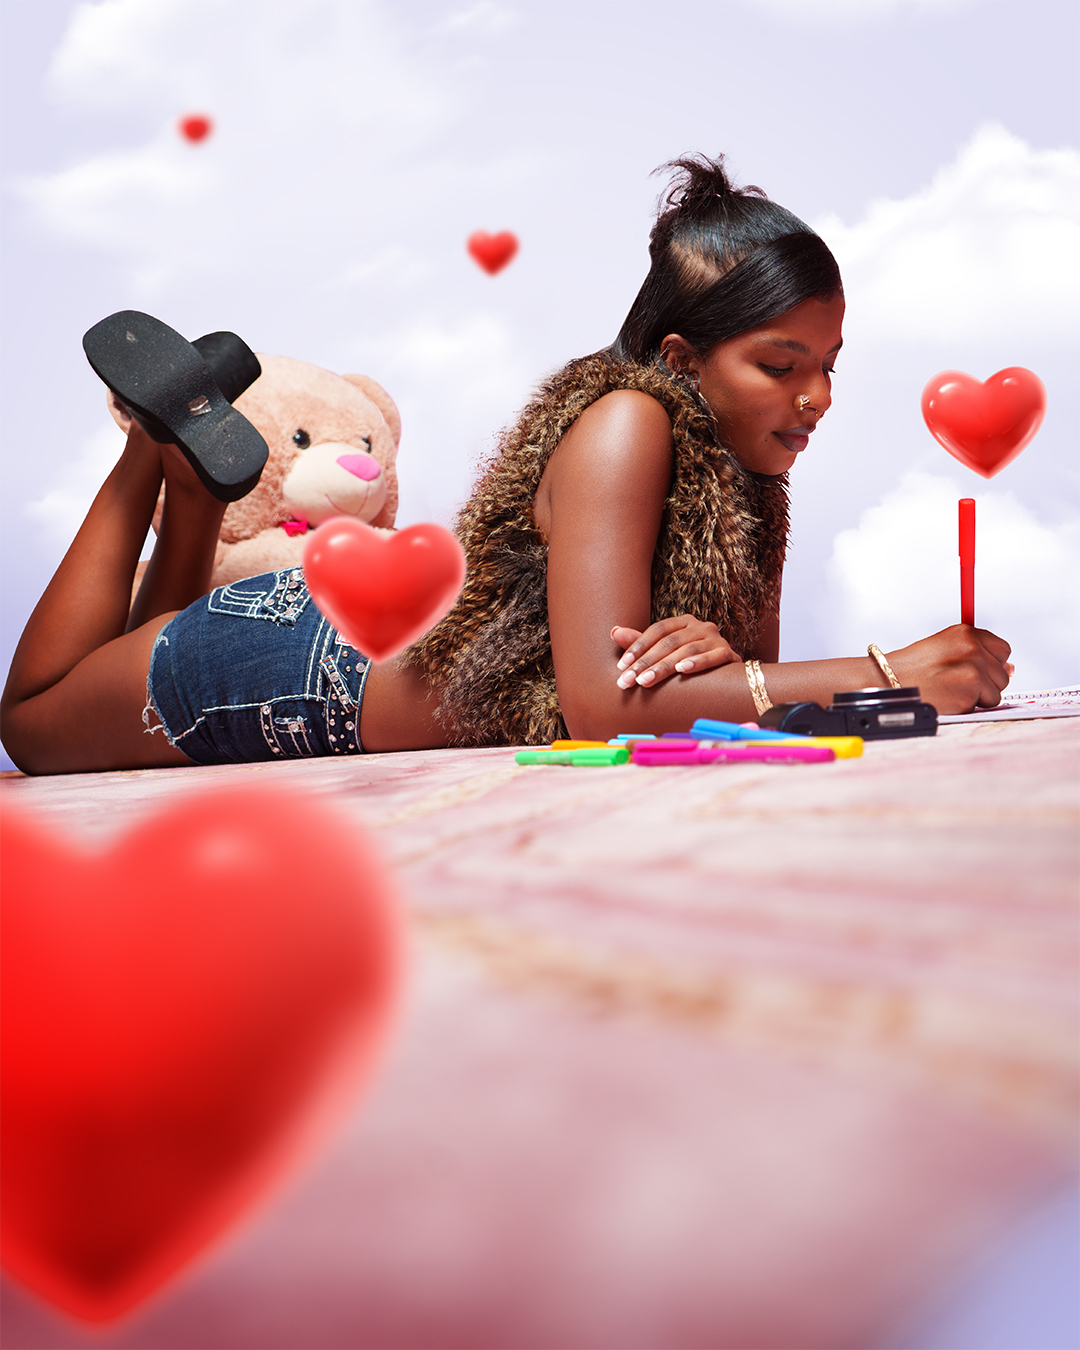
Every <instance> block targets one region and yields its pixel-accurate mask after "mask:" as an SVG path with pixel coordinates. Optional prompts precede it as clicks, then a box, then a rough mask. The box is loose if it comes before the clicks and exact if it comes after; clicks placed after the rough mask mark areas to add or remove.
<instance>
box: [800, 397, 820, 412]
mask: <svg viewBox="0 0 1080 1350" xmlns="http://www.w3.org/2000/svg"><path fill="white" fill-rule="evenodd" d="M809 406H810V395H809V394H800V395H799V396H798V398H797V399H796V400H795V403H794V408H795V411H796V412H805V411H806V410H807V408H809ZM816 411H817V410H816V409H815V412H816Z"/></svg>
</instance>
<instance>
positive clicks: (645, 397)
mask: <svg viewBox="0 0 1080 1350" xmlns="http://www.w3.org/2000/svg"><path fill="white" fill-rule="evenodd" d="M671 444H672V442H671V419H670V418H669V417H668V414H667V412H666V411H665V409H664V407H663V405H662V404H660V403H658V402H657V400H656V399H654V398H653V397H652V396H651V395H650V394H646V393H643V392H642V391H641V390H639V389H614V390H612V392H611V393H609V394H604V395H603V397H602V398H598V399H597V400H596V402H595V403H590V404H589V406H588V407H587V408H586V409H585V411H584V412H583V413H582V414H581V416H580V417H578V418H577V420H576V421H575V422H574V423H573V425H572V426H571V427H569V428H568V430H567V431H566V432H565V433H564V435H563V437H562V440H561V441H560V442H559V444H558V446H556V448H555V452H554V453H553V454H552V456H551V458H550V460H549V461H548V463H547V467H546V468H545V470H544V475H543V477H542V478H541V480H540V487H539V490H538V491H537V494H536V499H535V502H534V506H533V513H534V519H535V521H536V524H537V526H538V527H539V529H540V531H541V533H542V534H543V535H544V536H545V537H549V536H550V534H551V522H552V508H553V502H554V498H556V497H557V498H559V499H561V500H562V501H563V504H564V506H565V505H566V504H567V499H569V501H571V502H573V503H574V504H575V505H576V506H577V507H579V508H580V507H583V506H584V507H586V509H589V510H592V509H595V507H596V505H597V504H598V502H600V501H602V502H603V503H604V510H605V513H606V512H607V511H608V510H610V509H611V508H613V507H616V506H617V503H618V502H619V501H620V500H622V499H625V500H626V502H627V503H633V504H634V506H635V509H638V510H641V509H647V507H646V503H650V502H652V501H653V500H655V503H656V504H657V509H659V504H660V503H662V502H663V500H664V498H665V497H666V495H667V492H668V487H669V484H670V482H671V472H672V449H671ZM575 514H576V513H575Z"/></svg>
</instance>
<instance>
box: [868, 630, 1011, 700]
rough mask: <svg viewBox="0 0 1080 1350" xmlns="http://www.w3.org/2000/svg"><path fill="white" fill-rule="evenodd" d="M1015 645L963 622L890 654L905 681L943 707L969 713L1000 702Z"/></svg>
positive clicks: (889, 658)
mask: <svg viewBox="0 0 1080 1350" xmlns="http://www.w3.org/2000/svg"><path fill="white" fill-rule="evenodd" d="M1010 651H1011V648H1010V647H1009V644H1008V643H1007V642H1006V641H1005V639H1004V638H999V637H997V636H995V634H993V633H990V632H988V631H987V630H986V629H985V628H972V627H971V626H970V625H969V624H962V623H958V624H954V625H953V627H952V628H945V629H943V630H942V631H941V632H940V633H935V634H934V636H933V637H928V638H923V639H922V640H921V641H920V642H913V643H912V644H911V646H910V647H903V648H901V649H900V651H898V652H890V653H887V659H888V662H889V665H890V666H892V668H893V670H894V672H895V673H896V678H897V679H898V680H899V681H900V683H901V684H903V685H917V686H918V688H919V693H920V695H921V696H922V698H923V699H924V700H925V702H927V703H932V704H933V705H934V707H935V708H936V709H937V710H938V712H939V713H942V714H946V713H965V712H970V711H971V710H972V709H973V708H976V707H979V708H993V707H995V706H996V705H997V704H998V703H1000V702H1001V691H1002V690H1003V689H1004V688H1005V686H1006V685H1007V684H1008V683H1009V677H1010V676H1011V675H1012V672H1013V668H1012V666H1011V665H1010V664H1009V660H1008V658H1009V654H1010Z"/></svg>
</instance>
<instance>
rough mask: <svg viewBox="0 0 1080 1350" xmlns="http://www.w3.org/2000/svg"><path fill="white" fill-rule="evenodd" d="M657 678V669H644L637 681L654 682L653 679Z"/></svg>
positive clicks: (643, 682) (641, 682) (642, 682)
mask: <svg viewBox="0 0 1080 1350" xmlns="http://www.w3.org/2000/svg"><path fill="white" fill-rule="evenodd" d="M655 679H656V671H655V670H643V671H642V672H641V674H640V675H639V676H638V677H637V682H638V684H652V682H653V680H655Z"/></svg>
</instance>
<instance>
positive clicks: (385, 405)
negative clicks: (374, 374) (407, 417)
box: [342, 375, 401, 445]
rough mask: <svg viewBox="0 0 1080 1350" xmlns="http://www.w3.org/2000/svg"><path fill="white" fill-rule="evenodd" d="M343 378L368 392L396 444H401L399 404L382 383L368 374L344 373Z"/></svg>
mask: <svg viewBox="0 0 1080 1350" xmlns="http://www.w3.org/2000/svg"><path fill="white" fill-rule="evenodd" d="M342 379H344V380H348V381H349V383H350V384H355V385H356V387H357V389H360V390H362V391H363V392H364V393H365V394H367V396H368V398H369V399H371V401H372V403H374V404H375V406H376V408H378V410H379V411H380V412H381V413H382V415H383V416H384V417H385V418H386V425H387V426H388V427H389V428H390V434H391V436H393V438H394V444H395V445H399V444H400V443H401V414H400V413H399V412H398V410H397V404H396V403H395V402H394V400H393V399H392V398H391V397H390V395H389V394H388V393H387V392H386V390H385V389H384V388H383V387H382V385H381V384H378V383H377V382H376V381H375V380H372V379H369V378H368V376H367V375H343V376H342Z"/></svg>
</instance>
